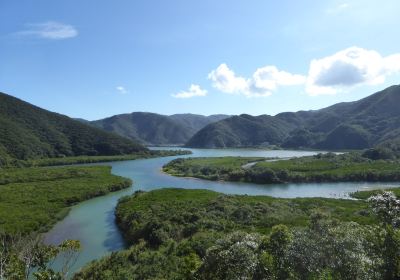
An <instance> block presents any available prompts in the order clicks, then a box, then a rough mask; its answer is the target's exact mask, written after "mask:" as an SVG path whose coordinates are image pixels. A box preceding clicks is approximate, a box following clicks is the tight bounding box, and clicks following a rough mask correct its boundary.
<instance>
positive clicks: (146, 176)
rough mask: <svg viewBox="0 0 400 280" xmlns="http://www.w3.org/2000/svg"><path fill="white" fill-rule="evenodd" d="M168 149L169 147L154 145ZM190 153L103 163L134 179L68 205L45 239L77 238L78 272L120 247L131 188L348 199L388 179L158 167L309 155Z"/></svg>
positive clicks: (245, 151) (236, 151)
mask: <svg viewBox="0 0 400 280" xmlns="http://www.w3.org/2000/svg"><path fill="white" fill-rule="evenodd" d="M154 149H171V148H162V147H161V148H154ZM190 150H191V151H192V152H193V154H191V155H185V156H173V157H165V158H153V159H141V160H133V161H120V162H108V163H104V165H110V166H112V173H113V174H116V175H120V176H123V177H128V178H131V179H132V180H133V186H132V187H131V188H129V189H126V190H122V191H119V192H115V193H111V194H109V195H106V196H103V197H98V198H94V199H91V200H89V201H86V202H82V203H80V204H78V205H76V206H74V207H72V209H71V211H70V213H69V214H68V216H67V217H65V219H64V220H62V221H60V222H59V223H57V224H56V225H55V226H54V228H53V229H52V230H51V231H49V232H48V233H47V234H46V236H45V241H46V242H48V243H59V242H61V241H63V240H65V239H77V240H80V241H81V243H82V246H83V251H82V252H81V254H80V256H79V259H78V261H77V263H76V264H75V266H74V268H73V270H74V271H77V270H79V269H80V268H81V267H82V266H84V265H85V264H87V263H88V262H90V261H91V260H94V259H98V258H100V257H102V256H104V255H106V254H108V253H110V252H111V251H116V250H120V249H123V248H124V247H125V244H124V241H123V238H122V236H121V233H120V232H119V230H118V228H117V226H116V224H115V220H114V210H115V206H116V204H117V202H118V199H119V198H120V197H121V196H125V195H129V194H131V193H133V192H134V191H136V190H146V191H148V190H153V189H159V188H165V187H177V188H186V189H209V190H214V191H218V192H223V193H229V194H249V195H269V196H275V197H287V198H293V197H335V198H348V194H349V192H354V191H356V190H363V189H376V188H382V187H385V188H388V187H392V186H395V185H393V184H388V183H321V184H320V183H314V184H286V185H282V184H279V185H255V184H249V183H233V182H214V181H206V180H199V179H191V178H178V177H172V176H169V175H167V174H164V173H162V172H161V167H162V166H163V165H164V164H166V163H168V162H169V161H171V160H172V159H175V158H178V157H219V156H246V157H253V156H254V157H281V158H287V157H301V156H308V155H314V154H316V152H312V151H287V150H270V151H267V150H259V149H190Z"/></svg>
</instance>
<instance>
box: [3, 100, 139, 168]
mask: <svg viewBox="0 0 400 280" xmlns="http://www.w3.org/2000/svg"><path fill="white" fill-rule="evenodd" d="M145 150H146V148H145V147H143V146H142V145H140V144H138V143H137V142H134V141H132V140H129V139H126V138H123V137H120V136H118V135H114V134H112V133H108V132H105V131H103V130H100V129H97V128H94V127H91V126H88V125H86V124H83V123H81V122H79V121H76V120H73V119H71V118H69V117H67V116H64V115H60V114H57V113H53V112H49V111H47V110H44V109H41V108H39V107H36V106H33V105H31V104H29V103H27V102H24V101H22V100H20V99H17V98H15V97H12V96H10V95H7V94H4V93H0V165H1V163H4V162H6V161H7V160H11V159H21V160H25V159H34V158H42V157H61V156H79V155H120V154H131V153H135V152H138V151H145Z"/></svg>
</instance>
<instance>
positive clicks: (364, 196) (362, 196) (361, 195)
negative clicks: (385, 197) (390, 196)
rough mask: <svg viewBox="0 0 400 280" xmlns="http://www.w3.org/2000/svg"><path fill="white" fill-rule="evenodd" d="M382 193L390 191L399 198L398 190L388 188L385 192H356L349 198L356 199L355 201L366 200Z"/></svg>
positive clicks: (399, 190)
mask: <svg viewBox="0 0 400 280" xmlns="http://www.w3.org/2000/svg"><path fill="white" fill-rule="evenodd" d="M383 191H391V192H392V193H394V194H395V195H396V196H397V197H400V188H389V189H386V190H369V191H357V192H354V193H352V194H350V195H351V197H353V198H357V199H368V198H370V197H371V196H374V195H376V194H379V193H382V192H383Z"/></svg>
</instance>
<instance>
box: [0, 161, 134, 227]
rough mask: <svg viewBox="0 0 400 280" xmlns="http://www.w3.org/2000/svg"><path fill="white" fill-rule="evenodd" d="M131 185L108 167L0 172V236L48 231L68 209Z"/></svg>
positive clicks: (6, 170) (5, 170)
mask: <svg viewBox="0 0 400 280" xmlns="http://www.w3.org/2000/svg"><path fill="white" fill-rule="evenodd" d="M131 183H132V182H131V181H130V180H129V179H125V178H122V177H119V176H115V175H111V168H110V167H107V166H96V167H59V168H43V167H42V168H13V169H0V233H2V232H3V233H7V234H27V233H31V232H33V231H43V230H46V229H48V228H49V227H50V226H51V225H53V224H54V223H55V222H56V221H57V220H59V219H61V218H62V217H63V216H64V215H65V214H66V213H67V211H68V207H69V206H71V205H73V204H75V203H78V202H80V201H84V200H87V199H90V198H92V197H95V196H100V195H104V194H106V193H108V192H111V191H117V190H120V189H123V188H127V187H129V186H130V185H131Z"/></svg>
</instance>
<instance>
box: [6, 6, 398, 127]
mask: <svg viewBox="0 0 400 280" xmlns="http://www.w3.org/2000/svg"><path fill="white" fill-rule="evenodd" d="M399 10H400V1H397V0H386V1H372V0H358V1H346V0H344V1H336V0H327V1H314V0H309V1H306V0H304V1H289V0H283V1H266V0H259V1H258V0H254V1H241V0H237V1H232V0H230V1H225V0H219V1H216V0H203V1H190V0H179V1H178V0H170V1H162V0H158V1H155V0H146V1H132V0H118V1H105V0H85V1H82V0H59V1H54V0H35V1H32V0H29V1H28V0H2V1H0V62H1V63H0V91H3V92H6V93H9V94H11V95H13V96H16V97H18V98H21V99H24V100H26V101H28V102H30V103H33V104H35V105H38V106H41V107H43V108H46V109H49V110H51V111H56V112H59V113H63V114H66V115H68V116H71V117H82V118H86V119H89V120H93V119H99V118H103V117H107V116H111V115H114V114H119V113H128V112H134V111H148V112H156V113H161V114H173V113H198V114H206V115H209V114H215V113H226V114H240V113H249V114H252V115H260V114H271V115H274V114H276V113H279V112H283V111H297V110H308V109H319V108H322V107H325V106H329V105H331V104H334V103H337V102H342V101H353V100H357V99H360V98H362V97H365V96H367V95H369V94H371V93H373V92H376V91H378V90H381V89H383V88H385V87H387V86H389V85H392V84H398V83H399V82H398V81H399V78H400V47H399V46H400V29H399V28H398V25H399V20H398V11H399Z"/></svg>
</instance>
